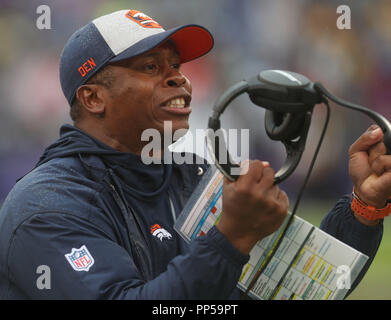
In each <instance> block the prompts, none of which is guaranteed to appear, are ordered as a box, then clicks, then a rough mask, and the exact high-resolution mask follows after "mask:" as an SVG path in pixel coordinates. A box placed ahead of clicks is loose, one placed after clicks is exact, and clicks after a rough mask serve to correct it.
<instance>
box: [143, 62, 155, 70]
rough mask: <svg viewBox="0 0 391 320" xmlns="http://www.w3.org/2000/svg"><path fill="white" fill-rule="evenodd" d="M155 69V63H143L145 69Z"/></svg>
mask: <svg viewBox="0 0 391 320" xmlns="http://www.w3.org/2000/svg"><path fill="white" fill-rule="evenodd" d="M156 69H157V65H156V64H154V63H151V64H147V65H145V70H147V71H155V70H156Z"/></svg>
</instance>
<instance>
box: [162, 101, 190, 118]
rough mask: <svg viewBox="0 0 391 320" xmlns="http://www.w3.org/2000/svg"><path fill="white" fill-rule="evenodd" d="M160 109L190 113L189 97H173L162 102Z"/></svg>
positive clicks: (183, 113)
mask: <svg viewBox="0 0 391 320" xmlns="http://www.w3.org/2000/svg"><path fill="white" fill-rule="evenodd" d="M162 109H164V110H165V111H167V112H170V113H174V114H181V115H185V114H190V113H191V108H190V99H186V98H185V97H175V98H172V99H171V100H168V101H167V102H165V103H163V104H162Z"/></svg>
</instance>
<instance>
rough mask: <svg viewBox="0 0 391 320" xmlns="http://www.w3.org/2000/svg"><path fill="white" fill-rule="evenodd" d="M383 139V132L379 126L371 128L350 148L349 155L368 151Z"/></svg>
mask: <svg viewBox="0 0 391 320" xmlns="http://www.w3.org/2000/svg"><path fill="white" fill-rule="evenodd" d="M382 139H383V131H382V130H381V129H380V127H379V126H371V127H369V128H368V130H367V131H365V132H364V133H363V134H362V135H361V136H360V137H359V138H358V139H357V140H356V141H355V142H354V143H353V144H352V146H351V147H350V149H349V155H350V156H351V155H353V154H355V153H357V152H363V151H365V152H366V151H368V150H369V148H370V147H372V146H373V145H374V144H376V143H378V142H379V141H381V140H382Z"/></svg>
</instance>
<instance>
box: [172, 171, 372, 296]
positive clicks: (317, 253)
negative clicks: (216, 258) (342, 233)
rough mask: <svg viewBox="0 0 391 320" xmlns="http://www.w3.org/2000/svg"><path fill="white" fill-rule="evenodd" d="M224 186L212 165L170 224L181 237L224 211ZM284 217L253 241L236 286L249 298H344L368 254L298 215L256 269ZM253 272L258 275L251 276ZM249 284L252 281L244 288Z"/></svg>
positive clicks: (202, 231)
mask: <svg viewBox="0 0 391 320" xmlns="http://www.w3.org/2000/svg"><path fill="white" fill-rule="evenodd" d="M222 189H223V175H222V174H221V173H220V172H219V171H218V170H217V169H216V168H215V167H214V166H211V168H210V169H209V170H208V171H207V172H206V173H205V174H204V177H203V179H202V180H201V181H200V183H199V185H198V186H197V188H196V190H195V191H194V193H193V195H192V196H191V197H190V199H189V201H188V203H187V204H186V206H185V208H184V210H183V211H182V213H181V215H180V216H179V218H178V220H177V222H176V224H175V226H174V227H175V229H176V231H177V232H178V233H179V234H180V235H181V236H182V237H183V238H184V239H186V240H187V241H191V240H193V239H195V238H196V237H198V236H202V235H204V234H206V233H207V232H208V230H209V229H210V228H211V227H212V226H213V225H215V224H216V223H218V221H219V218H220V216H221V213H222ZM287 220H288V219H286V220H285V223H287ZM285 223H284V224H283V225H282V226H281V227H280V229H279V230H277V231H276V232H275V233H273V234H271V235H270V236H268V237H266V238H264V239H263V240H262V241H259V242H258V243H257V244H256V245H255V246H254V248H253V249H252V251H251V252H250V260H249V261H248V263H247V264H246V265H245V266H244V267H243V271H242V274H241V276H240V279H239V282H238V287H239V288H240V289H241V290H243V291H245V292H246V291H248V295H249V296H250V297H251V298H253V299H260V300H274V299H275V300H288V299H297V300H298V299H304V300H339V299H343V298H344V296H345V295H346V293H347V291H348V289H349V287H350V285H351V284H353V282H354V280H355V279H356V277H357V275H358V274H359V272H360V271H361V269H362V268H363V267H364V265H365V263H366V261H367V260H368V257H367V256H366V255H364V254H362V253H360V252H358V251H357V250H355V249H353V248H351V247H349V246H347V245H346V244H344V243H342V242H341V241H339V240H337V239H335V238H334V237H332V236H330V235H328V234H327V233H325V232H324V231H322V230H320V229H319V228H317V227H315V226H313V225H312V224H311V223H309V222H307V221H305V220H303V219H302V218H300V217H298V216H295V217H294V219H293V221H292V223H291V224H290V226H289V228H288V230H287V232H286V234H285V236H284V238H283V240H282V242H281V244H280V246H279V248H278V250H277V251H276V253H275V254H274V256H273V257H272V259H271V260H270V261H269V262H268V264H267V266H266V268H265V269H264V270H263V272H262V273H261V274H259V272H258V271H259V269H260V267H261V265H262V264H263V261H264V260H265V257H266V255H267V254H268V253H269V252H270V250H271V248H272V246H273V244H275V242H276V240H277V238H278V236H279V234H280V232H281V231H282V230H283V228H284V226H285ZM255 277H258V278H257V280H256V281H255V280H254V281H255V282H254V281H253V279H254V278H255ZM253 282H254V283H253ZM250 284H252V287H251V289H250V290H248V287H249V285H250Z"/></svg>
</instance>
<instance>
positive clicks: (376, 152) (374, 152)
mask: <svg viewBox="0 0 391 320" xmlns="http://www.w3.org/2000/svg"><path fill="white" fill-rule="evenodd" d="M386 153H387V149H386V146H385V144H384V143H383V142H378V143H376V144H375V145H374V146H372V147H371V148H369V158H368V161H369V164H370V165H372V163H373V162H374V161H375V160H376V158H378V157H379V156H382V155H385V154H386Z"/></svg>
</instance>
